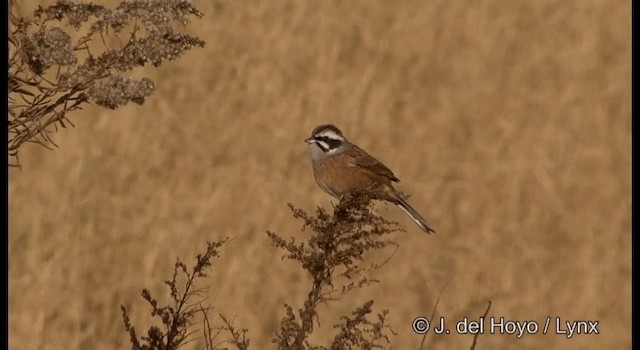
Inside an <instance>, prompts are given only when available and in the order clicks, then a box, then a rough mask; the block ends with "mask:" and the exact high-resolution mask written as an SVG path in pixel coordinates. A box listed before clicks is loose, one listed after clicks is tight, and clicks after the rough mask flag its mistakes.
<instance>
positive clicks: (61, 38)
mask: <svg viewBox="0 0 640 350" xmlns="http://www.w3.org/2000/svg"><path fill="white" fill-rule="evenodd" d="M16 6H17V4H16V1H15V0H10V1H9V21H10V25H11V26H10V31H9V147H8V148H9V150H8V152H9V157H10V161H9V165H10V166H11V165H12V166H19V165H20V161H19V158H18V153H19V150H20V147H21V146H22V145H23V144H24V143H26V142H33V143H37V144H40V145H42V146H44V147H47V148H52V146H55V145H56V144H55V143H54V141H53V140H52V139H51V137H50V134H51V133H53V132H55V131H56V130H57V127H58V126H61V127H63V128H66V126H67V124H69V125H72V126H73V123H71V121H70V120H69V119H68V116H67V113H68V112H71V111H74V110H77V109H80V108H82V106H83V105H84V104H86V103H94V104H96V105H99V106H103V107H106V108H110V109H116V108H118V107H120V106H122V105H125V104H127V103H129V102H134V103H137V104H142V103H143V102H144V101H145V99H146V98H147V97H149V96H150V95H151V94H152V93H153V91H154V89H155V87H154V83H153V82H152V81H151V80H149V79H147V78H141V79H135V78H131V77H129V76H126V75H125V73H129V72H130V71H131V70H133V69H134V68H136V67H141V66H144V65H146V64H147V63H151V64H153V65H154V66H156V67H157V66H159V65H161V64H162V63H164V62H165V61H167V60H168V61H172V60H174V59H176V58H178V57H179V56H181V55H182V54H184V53H185V52H186V51H188V50H189V49H191V48H193V47H203V46H204V41H203V40H201V39H199V38H197V37H193V36H190V35H186V34H182V33H180V32H178V31H177V30H176V29H175V25H176V24H181V25H185V24H187V23H189V21H190V18H191V17H193V16H195V17H198V18H200V17H202V13H201V12H200V11H199V10H198V9H197V8H196V7H195V6H194V5H193V4H191V2H189V1H186V0H157V1H154V0H135V1H123V2H121V3H120V4H119V5H118V6H117V7H116V8H115V9H109V8H106V7H104V6H101V5H95V4H92V3H83V2H75V1H70V0H59V1H57V2H56V4H55V5H52V6H49V7H39V8H38V9H37V10H36V11H35V12H34V14H33V18H32V19H27V18H24V17H22V16H19V15H18V14H17V10H16ZM74 38H75V39H74ZM114 38H115V39H118V40H111V39H114ZM109 43H114V44H109ZM115 43H117V44H115Z"/></svg>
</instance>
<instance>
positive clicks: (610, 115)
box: [9, 0, 631, 349]
mask: <svg viewBox="0 0 640 350" xmlns="http://www.w3.org/2000/svg"><path fill="white" fill-rule="evenodd" d="M38 3H43V4H49V3H50V2H48V1H41V2H36V1H24V2H22V5H21V8H22V11H23V12H24V13H25V14H27V13H30V12H31V11H32V10H33V9H34V8H35V6H36V5H37V4H38ZM195 3H196V4H197V5H198V7H199V8H200V10H201V11H202V12H204V13H205V17H204V18H203V19H201V20H196V21H194V22H193V23H192V24H191V25H189V27H188V28H187V31H188V32H189V33H192V34H195V35H197V36H199V37H201V38H203V39H204V40H206V41H207V45H206V47H205V48H204V49H193V50H191V51H189V52H188V53H187V54H186V55H185V56H184V57H182V58H180V59H179V60H177V61H175V62H169V63H167V64H165V65H164V66H162V67H161V68H160V69H153V67H149V68H148V69H145V70H139V71H136V72H135V74H137V75H146V76H148V77H150V78H151V79H153V80H154V81H155V83H156V87H157V91H156V93H155V94H154V95H153V96H152V97H151V98H150V99H149V100H148V101H147V102H146V103H145V105H143V106H138V105H128V106H126V107H124V108H120V109H118V110H115V111H110V110H106V109H101V108H97V107H89V108H86V109H85V110H83V111H79V112H74V114H73V115H70V119H71V120H72V121H73V122H74V123H75V125H76V127H75V128H71V129H63V130H61V131H60V132H58V133H57V134H56V135H55V136H54V139H55V141H56V142H57V143H58V145H59V147H58V148H56V149H55V150H53V151H50V150H46V149H44V148H42V147H40V146H36V145H27V146H25V147H23V148H22V150H21V153H20V157H21V163H22V170H19V169H16V168H11V169H9V337H10V338H9V346H10V348H11V349H127V348H130V344H129V340H128V335H127V334H126V333H125V331H124V327H123V324H122V318H121V314H120V305H121V304H123V305H125V306H126V307H127V308H128V309H129V311H130V313H131V316H132V321H133V322H134V325H136V326H137V327H138V330H139V331H140V332H141V333H142V332H143V330H144V329H146V327H148V326H149V325H150V323H149V322H150V316H149V310H150V309H149V307H148V305H147V304H146V303H145V302H144V301H143V300H142V298H141V297H140V292H141V290H142V289H143V288H149V289H150V290H151V291H153V292H154V294H156V295H158V296H159V297H161V300H166V298H167V290H166V288H165V287H166V286H165V285H164V283H163V281H164V280H166V279H169V278H170V277H171V274H172V271H173V264H174V262H175V259H176V258H180V259H181V260H183V261H185V262H186V263H187V264H189V265H190V264H192V263H193V261H194V259H195V254H196V253H198V252H201V251H203V250H204V249H205V247H206V242H207V241H208V240H209V241H211V240H216V239H219V238H222V237H225V236H230V237H233V240H231V241H230V242H229V243H227V244H226V245H225V246H224V247H223V249H222V256H221V257H220V258H219V259H217V260H215V263H214V266H213V267H212V269H211V270H210V271H211V273H210V277H209V278H208V280H206V282H208V287H210V288H211V293H210V300H209V302H210V303H211V305H213V306H214V307H215V310H214V314H213V315H216V314H217V313H223V314H225V315H227V316H229V317H235V325H236V326H238V327H240V328H246V329H248V336H249V338H250V339H251V348H252V349H272V348H274V347H273V346H272V345H271V344H270V339H271V338H272V336H273V333H274V331H275V330H276V329H277V326H278V323H279V320H280V318H281V317H282V316H283V315H284V309H283V307H282V305H283V304H284V303H285V302H287V303H290V304H292V305H294V306H295V307H299V306H300V304H301V302H302V301H303V300H304V298H305V297H306V293H307V291H308V288H309V279H308V276H307V275H306V274H305V273H304V272H303V271H302V270H301V269H300V268H299V267H298V266H296V265H295V264H294V263H293V262H291V261H289V260H282V259H281V257H282V255H283V252H282V251H278V250H276V248H274V247H272V246H271V244H270V241H269V239H268V238H267V235H266V234H265V231H266V230H272V231H275V232H278V233H279V234H281V235H282V236H285V237H296V239H305V238H306V237H308V235H309V233H308V232H300V225H301V222H300V221H297V220H295V219H294V218H292V216H291V213H290V211H289V209H288V208H287V206H286V204H287V202H291V203H293V204H295V205H296V206H298V207H301V208H303V209H306V210H309V211H312V210H313V208H314V207H315V206H316V205H320V206H323V207H327V208H330V206H331V198H330V196H329V195H327V194H325V193H324V192H323V191H322V190H321V189H320V188H319V187H317V185H316V184H315V182H314V180H313V176H312V172H311V167H310V162H309V159H308V155H307V147H306V144H305V143H304V142H303V140H304V138H306V137H307V136H309V133H310V131H311V130H312V129H313V127H315V126H316V125H318V124H321V123H327V122H331V123H335V124H336V125H338V126H339V127H340V128H342V129H343V131H344V132H345V134H346V135H347V136H348V137H349V138H350V139H351V140H352V141H354V142H356V143H358V144H359V145H360V146H361V147H363V148H364V149H366V150H368V151H370V152H371V153H372V154H374V155H375V156H377V157H378V158H379V159H381V160H382V161H383V162H384V163H385V164H386V165H388V166H389V167H390V168H391V169H393V170H394V172H395V173H396V175H397V176H398V177H399V178H400V179H401V180H402V182H400V184H399V185H398V188H399V189H401V190H402V191H405V192H408V193H411V194H412V197H411V202H412V204H413V205H414V206H415V207H416V208H417V209H418V210H420V211H421V212H423V213H424V214H425V216H426V217H428V218H429V219H430V221H431V222H432V223H433V225H434V226H435V228H436V230H437V233H436V234H433V235H425V234H424V233H422V232H421V231H420V230H419V229H418V228H417V227H416V226H415V225H414V224H413V223H412V222H411V221H410V220H409V219H408V218H407V217H406V216H404V215H403V214H402V212H401V211H400V210H398V209H397V208H396V207H394V206H390V205H383V204H380V205H377V207H378V208H379V211H380V212H381V213H383V214H384V215H385V216H386V217H388V218H390V219H393V220H396V221H398V222H400V223H401V224H402V225H404V226H405V227H406V229H407V232H406V233H401V234H397V235H396V236H395V238H396V240H397V242H398V243H399V244H400V248H399V249H398V251H397V253H396V255H395V256H394V257H393V258H392V260H391V261H390V262H389V263H387V264H386V265H385V266H383V267H382V268H381V269H380V270H378V271H376V272H374V273H373V274H372V276H370V277H373V278H377V279H378V280H380V283H379V284H376V285H373V286H370V287H367V288H364V289H361V290H359V291H357V292H355V293H353V294H350V295H348V296H347V297H345V298H344V299H343V300H341V301H339V302H336V303H333V304H328V305H324V306H322V308H321V310H320V311H321V313H320V321H321V324H320V326H319V327H317V329H316V331H315V332H314V333H313V336H312V340H313V341H314V342H316V343H326V342H327V341H329V339H331V338H332V335H333V334H334V332H335V331H334V330H333V329H332V327H331V325H332V324H334V323H335V322H336V321H337V318H338V316H340V315H343V314H346V313H348V312H349V311H350V310H352V309H354V308H355V307H357V306H359V305H361V304H362V303H364V302H365V301H366V300H369V299H374V300H375V304H374V308H375V310H378V311H380V310H382V309H389V310H390V315H389V320H390V323H391V325H392V327H393V329H394V330H395V332H396V333H397V335H395V336H393V337H392V338H391V344H390V347H391V348H393V349H416V348H418V347H419V345H420V342H421V336H419V335H416V334H414V333H413V332H412V330H411V322H412V320H413V319H414V318H415V317H417V316H428V315H430V313H431V311H432V309H433V307H434V304H435V301H436V298H437V297H438V295H439V294H440V291H441V290H443V288H444V287H445V285H446V288H444V290H443V291H442V293H441V296H440V304H439V306H438V308H437V313H436V315H437V316H442V317H445V318H446V320H447V322H450V323H451V326H452V327H453V323H454V322H456V321H458V320H460V319H462V318H463V317H465V316H466V317H470V318H476V319H477V318H478V317H479V316H480V315H482V313H483V312H484V310H485V308H486V303H487V301H488V300H491V301H492V302H493V306H492V308H491V310H490V312H489V316H493V317H504V318H505V319H507V320H519V321H530V320H533V321H537V322H538V323H539V324H540V325H541V328H542V325H543V324H544V321H545V318H546V317H547V316H550V317H552V318H555V317H560V318H561V319H562V320H563V321H565V320H591V321H599V324H598V330H599V332H600V334H597V335H594V334H589V335H586V334H580V335H575V336H574V337H572V338H571V339H567V337H566V336H565V335H562V334H553V333H555V330H554V328H555V327H554V325H553V324H552V327H551V328H550V329H549V331H550V334H546V335H543V334H535V335H524V336H523V337H522V338H519V339H518V338H516V337H515V336H514V335H499V334H493V335H492V334H488V332H487V334H484V335H481V336H480V337H479V338H478V345H477V349H622V348H629V347H630V344H631V247H630V243H631V214H630V209H631V196H630V189H631V185H630V183H631V167H630V164H631V162H630V148H631V147H630V146H631V116H630V115H631V94H630V91H631V89H630V87H631V60H630V58H631V40H630V39H631V36H630V28H631V26H630V24H631V22H630V2H629V1H605V0H586V1H585V0H569V1H561V2H558V1H551V0H539V1H520V0H517V1H498V0H487V1H481V2H451V1H442V0H438V1H416V0H414V1H401V2H388V1H323V2H319V1H318V2H310V1H309V2H302V1H297V2H296V1H263V2H259V3H258V2H252V1H196V2H195ZM380 258H381V256H374V257H372V259H380ZM449 280H450V282H449V283H448V284H447V281H449ZM554 320H555V319H554ZM472 339H473V337H472V335H459V334H455V332H452V333H451V334H449V335H438V336H437V335H433V334H430V335H429V336H428V337H427V341H426V346H425V348H426V349H468V348H469V346H470V344H471V342H472ZM201 345H202V344H198V342H192V343H190V344H189V345H187V346H186V347H185V348H186V349H196V348H198V346H201Z"/></svg>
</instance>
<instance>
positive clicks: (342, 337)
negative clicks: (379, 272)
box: [267, 193, 404, 350]
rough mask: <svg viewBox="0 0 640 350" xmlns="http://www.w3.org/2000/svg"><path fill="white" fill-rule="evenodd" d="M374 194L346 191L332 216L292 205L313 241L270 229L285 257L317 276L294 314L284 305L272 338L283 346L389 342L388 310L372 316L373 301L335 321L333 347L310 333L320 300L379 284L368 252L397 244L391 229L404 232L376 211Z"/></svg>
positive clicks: (363, 345) (337, 346)
mask: <svg viewBox="0 0 640 350" xmlns="http://www.w3.org/2000/svg"><path fill="white" fill-rule="evenodd" d="M371 206H372V204H371V194H369V193H352V194H348V195H345V196H344V197H343V198H342V200H341V201H340V203H339V204H338V205H337V206H336V207H335V208H334V211H333V214H329V213H328V212H327V211H326V210H324V209H323V208H320V207H318V208H317V209H316V215H315V216H311V215H309V214H307V213H306V212H305V211H303V210H302V209H298V208H295V207H294V206H293V205H291V204H289V207H290V208H291V210H292V211H293V216H294V217H295V218H298V219H301V220H302V221H303V222H304V224H303V231H304V230H305V229H310V230H311V231H312V232H311V237H310V238H309V240H308V242H303V243H297V242H296V240H295V239H291V240H290V241H287V240H285V239H283V238H282V237H280V236H279V235H277V234H276V233H273V232H267V234H268V235H269V237H270V238H271V240H272V244H273V245H275V246H276V247H278V248H281V249H283V250H285V251H286V252H287V254H286V255H285V258H287V259H291V260H294V261H296V262H297V263H299V264H300V265H301V266H302V268H303V269H305V270H306V271H307V272H308V273H309V275H310V276H311V279H312V285H311V288H310V291H309V293H308V295H307V299H306V301H305V302H304V305H303V306H302V307H301V308H299V309H298V310H297V312H294V308H293V307H292V306H290V305H288V304H286V305H285V310H286V311H285V312H286V315H285V316H284V317H283V318H282V320H281V323H280V330H279V331H277V332H276V335H275V338H274V339H273V342H274V343H275V344H276V345H277V347H278V349H296V350H298V349H373V348H381V347H382V345H381V344H382V343H388V342H389V338H388V337H387V335H386V332H392V333H393V330H392V329H391V328H390V327H389V326H388V325H387V323H386V315H387V311H386V310H385V311H382V312H381V313H379V314H378V315H377V319H376V320H375V321H371V320H369V319H368V318H367V316H368V315H369V314H370V313H371V312H372V308H371V307H372V305H373V301H368V302H366V303H364V304H363V306H361V307H360V308H358V309H357V310H355V311H354V312H353V314H352V317H346V316H345V317H342V318H341V321H340V322H339V323H338V324H336V325H335V327H336V328H338V329H340V331H339V333H338V334H337V335H336V336H335V338H334V339H333V341H332V343H331V344H330V345H328V346H312V345H310V344H309V342H308V336H309V335H310V334H311V333H312V332H313V329H314V321H315V320H317V319H318V314H317V307H318V305H320V304H321V303H327V302H330V301H332V300H336V299H338V298H341V297H343V296H344V295H345V294H346V293H348V292H350V291H353V290H354V289H356V288H360V287H362V286H365V285H368V284H370V283H373V282H377V281H376V280H374V279H370V278H368V277H367V276H366V272H368V271H371V270H375V269H377V268H379V267H380V266H382V264H384V263H386V262H387V261H388V259H387V260H385V261H383V262H382V263H381V264H375V263H369V264H367V263H366V261H365V258H366V256H367V253H371V252H373V251H377V250H381V249H384V248H386V247H389V246H393V247H396V248H397V244H396V243H395V242H394V241H392V240H391V239H389V238H387V237H388V236H389V235H390V234H391V233H394V232H397V231H404V230H403V229H401V228H400V227H399V226H398V225H397V224H396V223H393V222H390V221H387V220H386V219H385V218H383V217H381V216H379V215H377V214H375V213H374V212H373V211H372V207H371Z"/></svg>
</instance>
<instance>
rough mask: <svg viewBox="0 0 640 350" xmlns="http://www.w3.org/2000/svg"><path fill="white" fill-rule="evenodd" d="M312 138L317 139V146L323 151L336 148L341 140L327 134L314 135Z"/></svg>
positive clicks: (340, 143)
mask: <svg viewBox="0 0 640 350" xmlns="http://www.w3.org/2000/svg"><path fill="white" fill-rule="evenodd" d="M314 139H315V140H316V141H318V142H317V145H318V147H320V148H321V149H322V150H323V151H324V152H328V151H330V150H332V149H336V148H338V147H340V146H341V145H342V140H338V139H334V138H331V137H327V136H316V137H315V138H314Z"/></svg>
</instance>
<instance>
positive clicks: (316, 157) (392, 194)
mask: <svg viewBox="0 0 640 350" xmlns="http://www.w3.org/2000/svg"><path fill="white" fill-rule="evenodd" d="M305 142H306V143H308V144H309V151H310V154H311V164H312V165H313V175H314V177H315V179H316V182H317V183H318V185H319V186H320V188H322V189H323V190H324V191H325V192H327V193H329V194H330V195H332V196H334V197H336V198H338V199H340V198H341V197H342V195H344V194H345V193H348V192H351V191H371V192H372V193H373V194H375V198H377V199H381V200H385V201H388V202H391V203H393V204H395V205H397V206H398V207H400V209H402V211H404V212H405V213H406V214H407V215H409V217H411V219H412V220H413V221H414V222H415V223H416V224H417V225H418V226H419V227H420V228H421V229H422V230H423V231H425V232H426V233H431V232H436V231H435V230H434V229H433V228H432V227H431V225H429V223H428V222H427V220H425V219H424V218H423V217H422V215H420V213H418V212H417V211H416V210H415V209H413V207H411V205H409V203H408V202H407V201H406V199H405V198H404V197H403V196H402V194H401V193H399V192H398V191H396V189H395V188H394V187H393V184H392V182H398V181H400V180H399V179H398V178H397V177H396V176H395V175H394V174H393V172H392V171H391V170H390V169H389V168H387V167H386V166H385V165H384V164H382V163H381V162H380V161H379V160H377V159H376V158H374V157H373V156H371V155H370V154H368V153H367V152H365V151H364V150H362V149H361V148H360V147H358V146H356V145H354V144H353V143H351V142H349V140H347V138H346V137H344V135H343V134H342V131H340V129H338V128H337V127H336V126H334V125H331V124H325V125H320V126H318V127H316V128H315V129H313V131H312V132H311V136H310V137H308V138H307V139H306V140H305Z"/></svg>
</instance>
